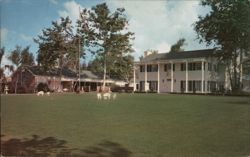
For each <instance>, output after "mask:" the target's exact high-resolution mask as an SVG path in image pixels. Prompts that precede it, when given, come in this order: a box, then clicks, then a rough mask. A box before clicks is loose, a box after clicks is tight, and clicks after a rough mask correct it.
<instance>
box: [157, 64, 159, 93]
mask: <svg viewBox="0 0 250 157" xmlns="http://www.w3.org/2000/svg"><path fill="white" fill-rule="evenodd" d="M157 81H158V84H157V85H158V87H157V93H160V63H158V73H157Z"/></svg>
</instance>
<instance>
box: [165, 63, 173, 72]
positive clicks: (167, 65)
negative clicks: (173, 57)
mask: <svg viewBox="0 0 250 157" xmlns="http://www.w3.org/2000/svg"><path fill="white" fill-rule="evenodd" d="M164 71H171V63H168V64H165V65H164ZM173 71H175V64H173Z"/></svg>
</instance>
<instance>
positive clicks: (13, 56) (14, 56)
mask: <svg viewBox="0 0 250 157" xmlns="http://www.w3.org/2000/svg"><path fill="white" fill-rule="evenodd" d="M21 53H22V47H21V46H18V45H17V46H16V49H15V50H13V51H11V52H10V56H9V57H8V59H9V60H10V61H11V62H12V63H13V64H14V65H15V66H16V67H19V66H20V64H21V60H22V59H21Z"/></svg>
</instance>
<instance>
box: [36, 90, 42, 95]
mask: <svg viewBox="0 0 250 157" xmlns="http://www.w3.org/2000/svg"><path fill="white" fill-rule="evenodd" d="M36 95H37V96H40V95H41V96H43V95H44V91H39V92H37V93H36Z"/></svg>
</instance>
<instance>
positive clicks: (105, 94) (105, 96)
mask: <svg viewBox="0 0 250 157" xmlns="http://www.w3.org/2000/svg"><path fill="white" fill-rule="evenodd" d="M110 98H111V94H110V93H104V94H103V99H104V100H107V99H110Z"/></svg>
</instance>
